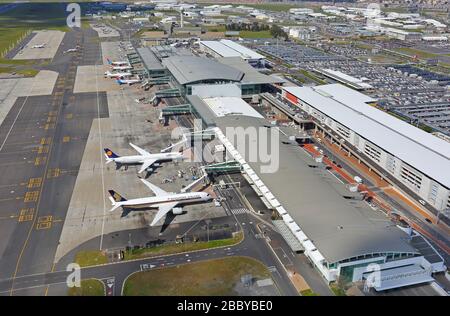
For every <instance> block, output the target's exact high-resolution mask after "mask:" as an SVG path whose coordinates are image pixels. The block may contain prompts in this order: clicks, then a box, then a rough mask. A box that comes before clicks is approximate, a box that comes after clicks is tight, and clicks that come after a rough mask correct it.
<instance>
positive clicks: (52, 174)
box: [47, 168, 61, 179]
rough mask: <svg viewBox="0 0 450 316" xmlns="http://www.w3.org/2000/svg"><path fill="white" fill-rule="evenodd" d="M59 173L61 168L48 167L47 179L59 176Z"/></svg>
mask: <svg viewBox="0 0 450 316" xmlns="http://www.w3.org/2000/svg"><path fill="white" fill-rule="evenodd" d="M60 174H61V169H59V168H54V169H49V170H48V172H47V179H51V178H57V177H59V175H60Z"/></svg>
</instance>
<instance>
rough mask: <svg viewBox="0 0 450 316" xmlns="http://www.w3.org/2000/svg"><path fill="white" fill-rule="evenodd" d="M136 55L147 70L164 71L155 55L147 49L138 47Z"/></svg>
mask: <svg viewBox="0 0 450 316" xmlns="http://www.w3.org/2000/svg"><path fill="white" fill-rule="evenodd" d="M137 53H138V54H139V56H140V57H141V60H142V63H143V64H144V67H145V68H146V69H147V70H160V69H164V66H163V65H162V64H161V62H160V61H159V60H158V58H156V56H155V54H153V52H152V51H151V50H150V48H148V47H139V48H138V49H137Z"/></svg>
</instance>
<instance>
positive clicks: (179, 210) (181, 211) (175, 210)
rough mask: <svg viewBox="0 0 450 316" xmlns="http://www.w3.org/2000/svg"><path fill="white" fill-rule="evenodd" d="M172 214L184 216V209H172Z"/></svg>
mask: <svg viewBox="0 0 450 316" xmlns="http://www.w3.org/2000/svg"><path fill="white" fill-rule="evenodd" d="M172 213H173V214H174V215H180V214H183V208H182V207H174V208H173V209H172Z"/></svg>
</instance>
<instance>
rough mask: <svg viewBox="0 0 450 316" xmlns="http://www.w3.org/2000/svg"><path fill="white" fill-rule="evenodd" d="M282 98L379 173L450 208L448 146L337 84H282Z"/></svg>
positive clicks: (440, 206)
mask: <svg viewBox="0 0 450 316" xmlns="http://www.w3.org/2000/svg"><path fill="white" fill-rule="evenodd" d="M282 96H283V98H284V99H285V100H286V101H288V102H290V103H292V104H294V105H296V106H298V107H300V108H301V109H302V110H303V111H305V112H306V113H307V114H309V115H310V116H311V118H312V119H313V120H314V121H316V128H317V129H318V130H320V131H321V132H323V133H324V135H326V136H327V137H329V138H330V139H331V140H333V142H335V143H337V144H340V146H341V148H343V149H344V150H346V151H348V153H349V154H352V155H354V156H356V157H357V158H358V159H360V161H361V163H364V164H366V165H367V166H368V167H369V168H372V170H373V171H374V172H376V173H377V174H378V175H380V177H382V178H384V179H386V180H387V181H388V182H390V183H391V184H393V185H394V186H397V187H399V188H401V189H402V190H403V191H405V192H406V193H408V194H409V195H411V196H413V197H415V198H416V199H418V200H421V201H422V204H426V203H428V204H429V205H431V206H432V207H433V208H435V209H437V210H445V209H448V208H450V144H449V143H447V142H445V141H444V140H442V139H439V138H437V137H435V136H433V135H432V134H429V133H426V132H424V131H423V130H421V129H419V128H416V127H414V126H412V125H410V124H408V123H406V122H403V121H401V120H399V119H397V118H395V117H393V116H391V115H389V114H387V113H385V112H383V111H380V110H378V109H376V108H375V107H373V106H371V105H369V104H371V103H374V102H375V101H376V100H374V99H372V98H370V97H368V96H366V95H364V94H362V93H359V92H357V91H355V90H352V89H350V88H347V87H345V86H343V85H340V84H329V85H323V86H317V87H286V88H284V90H283V92H282Z"/></svg>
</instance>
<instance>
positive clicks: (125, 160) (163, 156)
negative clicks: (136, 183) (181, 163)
mask: <svg viewBox="0 0 450 316" xmlns="http://www.w3.org/2000/svg"><path fill="white" fill-rule="evenodd" d="M155 159H156V161H159V160H176V159H183V155H182V154H181V153H160V154H151V155H148V156H143V155H134V156H122V157H118V158H111V160H113V161H114V162H116V163H119V164H143V163H144V162H145V161H147V160H155Z"/></svg>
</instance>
